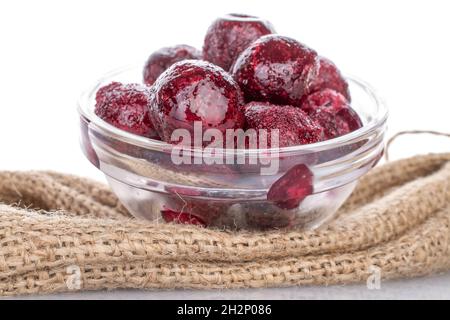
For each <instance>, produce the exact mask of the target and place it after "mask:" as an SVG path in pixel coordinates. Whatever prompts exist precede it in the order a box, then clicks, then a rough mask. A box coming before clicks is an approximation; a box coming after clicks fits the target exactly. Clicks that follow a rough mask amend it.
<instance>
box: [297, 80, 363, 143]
mask: <svg viewBox="0 0 450 320" xmlns="http://www.w3.org/2000/svg"><path fill="white" fill-rule="evenodd" d="M302 109H303V110H304V111H305V112H306V113H308V114H309V116H310V117H311V118H312V119H314V120H315V121H317V122H318V123H319V124H320V125H321V126H322V127H323V128H324V133H325V138H326V139H333V138H336V137H339V136H342V135H344V134H347V133H349V132H352V131H355V130H357V129H359V128H361V127H362V121H361V119H360V118H359V116H358V114H357V113H356V112H355V111H354V110H353V109H352V108H351V107H350V105H349V103H348V101H347V99H345V97H344V96H343V95H342V94H340V93H339V92H336V91H334V90H332V89H324V90H322V91H318V92H315V93H313V94H311V95H309V96H307V97H306V99H305V101H304V102H303V104H302Z"/></svg>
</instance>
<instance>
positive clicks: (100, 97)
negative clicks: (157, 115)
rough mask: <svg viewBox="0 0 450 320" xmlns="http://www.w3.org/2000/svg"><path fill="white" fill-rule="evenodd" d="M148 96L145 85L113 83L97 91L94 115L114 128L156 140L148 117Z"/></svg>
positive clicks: (149, 94)
mask: <svg viewBox="0 0 450 320" xmlns="http://www.w3.org/2000/svg"><path fill="white" fill-rule="evenodd" d="M150 96H151V91H150V89H149V88H148V87H147V86H145V85H141V84H134V83H132V84H122V83H119V82H113V83H111V84H109V85H107V86H104V87H102V88H100V89H99V90H98V91H97V94H96V105H95V114H96V115H97V116H99V117H100V118H102V119H103V120H104V121H106V122H108V123H109V124H111V125H113V126H115V127H116V128H119V129H122V130H125V131H128V132H131V133H134V134H137V135H140V136H145V137H149V138H158V135H157V134H156V132H155V130H154V127H153V124H152V122H151V120H150V117H149V111H148V108H149V103H150Z"/></svg>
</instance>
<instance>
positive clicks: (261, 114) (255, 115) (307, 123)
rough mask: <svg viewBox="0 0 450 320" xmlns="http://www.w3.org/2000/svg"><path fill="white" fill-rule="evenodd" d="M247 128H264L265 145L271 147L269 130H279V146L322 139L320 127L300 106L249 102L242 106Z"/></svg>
mask: <svg viewBox="0 0 450 320" xmlns="http://www.w3.org/2000/svg"><path fill="white" fill-rule="evenodd" d="M244 110H245V111H244V115H245V121H246V126H247V129H256V130H259V129H266V130H267V142H268V145H267V147H269V148H270V147H271V139H270V135H271V130H274V129H278V130H279V147H280V148H282V147H289V146H295V145H301V144H309V143H314V142H319V141H322V140H323V129H322V127H321V126H320V125H319V124H318V123H316V122H315V121H314V120H312V119H311V118H310V117H309V116H308V115H307V114H306V113H305V112H303V111H302V110H301V109H300V108H295V107H292V106H280V105H274V104H271V103H268V102H250V103H248V104H247V105H246V106H245V108H244Z"/></svg>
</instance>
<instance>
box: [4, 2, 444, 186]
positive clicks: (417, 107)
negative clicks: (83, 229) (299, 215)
mask: <svg viewBox="0 0 450 320" xmlns="http://www.w3.org/2000/svg"><path fill="white" fill-rule="evenodd" d="M229 12H240V13H248V14H253V15H259V16H261V17H264V18H267V19H269V20H270V21H271V22H272V23H273V24H274V25H275V27H276V29H277V31H278V33H281V34H285V35H288V36H291V37H295V38H297V39H298V40H300V41H302V42H304V43H306V44H308V45H309V46H311V47H313V48H314V49H316V50H317V51H318V52H319V53H320V54H322V55H324V56H327V57H329V58H331V59H332V60H334V61H335V63H336V64H337V65H338V66H339V67H340V68H341V69H342V70H343V71H345V72H346V73H350V74H353V75H356V76H358V77H360V78H362V79H364V80H366V81H367V82H369V83H371V84H372V85H373V86H374V87H375V88H376V89H377V91H378V92H379V93H380V95H381V96H382V97H383V98H384V100H385V101H386V102H387V104H388V106H389V107H390V111H391V117H390V134H392V133H395V132H397V131H400V130H406V129H434V130H440V131H444V132H450V127H449V124H448V122H449V118H450V98H449V94H450V90H449V86H450V80H449V79H450V77H449V75H450V40H449V39H450V35H449V31H450V17H449V15H450V1H447V0H441V1H439V0H427V1H411V0H409V1H406V0H405V1H401V0H398V1H392V0H391V1H387V0H377V1H356V0H355V1H350V0H339V1H335V0H334V1H333V0H330V1H323V0H322V1H282V0H276V1H273V0H272V1H262V0H258V1H256V0H255V1H242V0H241V1H234V0H227V1H194V0H189V1H170V0H163V1H150V0H145V1H137V0H136V1H133V0H128V1H113V0H107V1H106V0H105V1H85V0H78V1H70V2H69V1H56V0H55V1H50V0H40V1H31V0H30V1H24V0H16V1H1V2H0V110H1V113H0V150H1V151H0V170H37V169H51V170H57V171H63V172H70V173H76V174H81V175H84V176H89V177H92V178H96V179H101V178H102V177H101V175H100V173H99V172H97V170H96V169H95V168H94V167H93V166H91V165H90V163H88V162H87V160H85V159H84V157H83V156H82V154H81V151H80V150H79V145H78V119H77V112H76V102H77V98H78V96H79V95H80V93H81V92H82V91H83V90H84V89H85V88H86V87H87V86H89V85H90V84H91V83H93V82H94V81H95V80H96V79H97V78H99V77H101V76H102V75H103V74H104V73H106V72H108V71H109V70H111V69H115V68H117V67H120V66H123V65H129V64H136V63H143V62H144V61H145V59H146V58H147V56H148V55H149V54H150V53H151V52H152V50H154V49H157V48H159V47H162V46H167V45H172V44H178V43H186V44H191V45H194V46H197V47H199V48H201V45H202V40H203V37H204V33H205V31H206V29H207V27H208V25H209V23H210V22H211V21H212V20H213V19H214V18H215V17H216V16H218V15H220V14H223V13H229ZM449 150H450V139H446V138H435V137H409V138H402V139H401V140H399V141H398V142H397V144H396V145H395V146H394V151H393V155H394V156H395V157H401V156H407V155H413V154H416V153H421V152H427V151H449Z"/></svg>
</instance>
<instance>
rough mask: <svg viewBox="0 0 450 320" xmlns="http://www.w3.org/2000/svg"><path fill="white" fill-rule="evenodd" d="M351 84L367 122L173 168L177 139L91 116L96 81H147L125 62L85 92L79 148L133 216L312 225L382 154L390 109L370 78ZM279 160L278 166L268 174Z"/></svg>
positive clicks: (251, 225)
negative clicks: (304, 141)
mask: <svg viewBox="0 0 450 320" xmlns="http://www.w3.org/2000/svg"><path fill="white" fill-rule="evenodd" d="M347 80H348V82H349V86H350V92H351V94H352V107H353V108H354V109H355V110H356V112H357V113H358V114H359V116H360V117H361V119H362V121H363V127H362V128H360V129H358V130H356V131H354V132H351V133H349V134H347V135H344V136H341V137H338V138H335V139H331V140H327V141H323V142H320V143H314V144H310V145H300V146H294V147H286V148H280V149H263V150H261V149H250V150H249V149H247V150H244V149H241V150H229V149H223V150H222V152H223V153H222V154H221V157H223V159H224V160H223V162H224V163H223V164H220V163H215V164H210V165H208V163H211V162H212V161H208V160H211V159H212V157H211V154H210V153H207V152H206V151H205V150H202V149H195V150H191V151H192V152H193V154H191V156H192V155H195V156H196V159H200V160H199V162H197V163H192V164H179V165H177V164H175V163H174V161H173V158H172V155H173V153H174V151H175V150H174V148H175V147H174V145H171V144H167V143H165V142H161V141H157V140H152V139H148V138H145V137H140V136H137V135H133V134H131V133H128V132H125V131H122V130H120V129H117V128H115V127H113V126H111V125H109V124H108V123H106V122H105V121H103V120H102V119H100V118H99V117H97V116H96V115H95V113H94V106H95V93H96V91H97V90H98V89H99V88H100V87H102V86H104V85H106V84H109V83H110V82H112V81H120V82H141V69H140V68H124V69H121V70H118V71H115V72H112V73H110V74H108V75H107V76H105V77H104V78H102V79H101V80H100V81H98V82H97V83H96V84H95V85H94V86H93V87H91V88H90V89H89V90H87V91H86V92H85V93H84V94H83V95H82V96H81V98H80V100H79V105H78V110H79V114H80V121H81V146H82V149H83V151H84V153H85V155H86V157H87V158H88V159H89V160H90V161H91V162H92V163H93V164H94V165H95V166H96V167H97V168H99V169H100V170H101V171H102V172H103V173H104V174H105V176H106V179H107V180H108V183H109V184H110V186H111V188H112V190H113V191H114V192H115V194H116V195H117V197H118V198H119V199H120V201H121V202H122V203H123V205H124V206H125V207H126V208H127V209H128V210H129V211H130V213H132V214H133V215H134V216H135V217H137V218H142V219H146V220H148V221H152V222H156V223H158V222H160V223H165V222H178V223H191V224H199V225H204V226H208V227H218V228H228V229H229V228H231V229H249V230H252V229H253V230H254V229H257V230H264V229H273V228H292V227H296V228H301V229H313V228H316V227H318V226H320V225H321V224H323V223H324V222H325V221H327V220H328V219H330V218H331V217H332V216H333V214H334V213H335V212H336V211H337V210H338V209H339V207H340V206H341V205H342V204H343V203H344V201H345V200H346V199H347V198H348V197H349V195H350V194H351V192H352V191H353V189H354V187H355V185H356V183H357V181H358V179H359V178H360V177H361V176H362V175H364V174H365V173H367V172H368V171H369V170H370V169H371V168H373V167H374V166H375V165H376V163H377V162H378V160H379V159H380V158H381V156H382V154H383V151H384V136H385V131H386V120H387V109H386V107H385V105H384V104H383V103H382V102H381V100H380V99H379V98H378V97H377V95H376V94H375V93H374V91H373V90H372V89H371V88H370V86H368V85H367V84H366V83H364V82H362V81H360V80H357V79H355V78H352V77H347ZM191 159H193V158H191ZM227 159H232V160H234V161H230V162H227ZM237 159H239V161H237ZM216 160H217V158H216ZM195 161H197V160H195ZM195 161H194V162H195ZM274 162H276V163H277V166H275V165H273V167H277V170H267V168H269V167H272V164H273V163H274ZM264 168H265V169H264ZM263 171H264V172H263Z"/></svg>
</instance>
